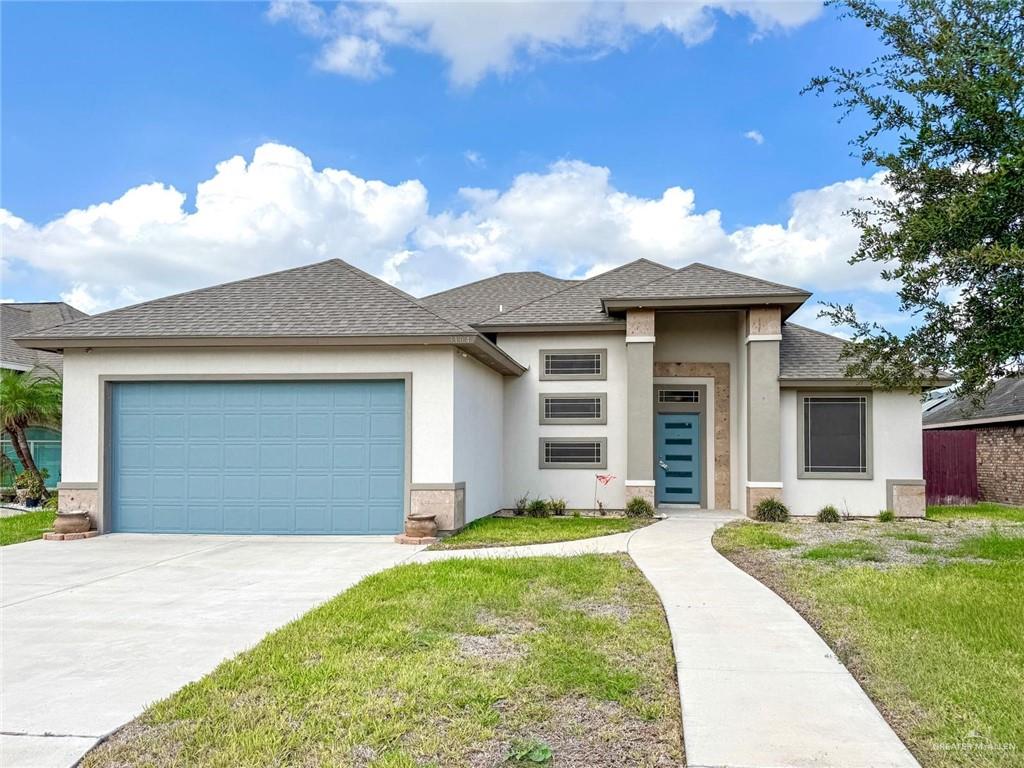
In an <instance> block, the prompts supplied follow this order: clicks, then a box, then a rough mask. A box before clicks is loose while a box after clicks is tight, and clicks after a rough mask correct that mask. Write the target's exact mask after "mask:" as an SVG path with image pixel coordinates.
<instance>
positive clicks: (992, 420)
mask: <svg viewBox="0 0 1024 768" xmlns="http://www.w3.org/2000/svg"><path fill="white" fill-rule="evenodd" d="M1016 421H1024V412H1022V413H1011V414H1008V415H1006V416H978V417H976V418H973V419H955V420H952V421H940V422H933V423H930V424H922V425H921V428H922V429H952V428H954V427H980V426H984V425H985V424H1006V423H1013V422H1016Z"/></svg>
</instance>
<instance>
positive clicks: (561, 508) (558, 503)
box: [548, 499, 566, 517]
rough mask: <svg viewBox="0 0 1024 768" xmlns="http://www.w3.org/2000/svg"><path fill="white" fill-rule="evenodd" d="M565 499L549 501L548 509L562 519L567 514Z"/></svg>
mask: <svg viewBox="0 0 1024 768" xmlns="http://www.w3.org/2000/svg"><path fill="white" fill-rule="evenodd" d="M565 507H566V504H565V499H548V509H549V510H551V514H553V515H557V516H558V517H561V516H562V515H564V514H565Z"/></svg>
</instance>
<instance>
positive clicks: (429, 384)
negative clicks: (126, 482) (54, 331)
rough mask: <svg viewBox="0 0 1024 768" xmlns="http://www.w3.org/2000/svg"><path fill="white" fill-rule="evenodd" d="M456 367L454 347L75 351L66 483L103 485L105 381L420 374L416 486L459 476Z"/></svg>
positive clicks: (69, 361)
mask: <svg viewBox="0 0 1024 768" xmlns="http://www.w3.org/2000/svg"><path fill="white" fill-rule="evenodd" d="M453 366H454V352H453V350H452V348H450V347H430V348H423V347H419V348H415V347H411V348H410V347H395V348H392V349H360V348H355V347H307V348H274V347H252V348H220V349H203V348H190V349H160V348H152V349H115V350H111V349H95V350H93V351H91V352H86V351H84V350H77V349H71V350H67V351H66V353H65V355H64V428H63V450H62V454H61V456H62V458H61V479H62V482H64V483H95V482H97V481H98V480H99V475H98V472H99V466H100V434H99V426H100V425H99V414H100V377H101V376H139V377H145V376H149V375H152V376H154V377H159V376H168V375H175V376H182V377H191V376H194V377H197V378H202V377H208V376H223V375H229V376H230V375H236V376H256V377H258V376H261V375H264V376H303V375H306V376H315V375H336V374H348V373H361V374H381V373H411V374H412V385H411V390H412V428H411V434H410V435H409V436H408V438H407V439H410V440H411V454H412V466H411V470H412V472H411V474H412V482H413V483H445V482H448V483H450V482H453V480H455V479H457V478H454V476H453V468H454V453H453V425H454V418H453V413H452V411H453V402H454V392H453Z"/></svg>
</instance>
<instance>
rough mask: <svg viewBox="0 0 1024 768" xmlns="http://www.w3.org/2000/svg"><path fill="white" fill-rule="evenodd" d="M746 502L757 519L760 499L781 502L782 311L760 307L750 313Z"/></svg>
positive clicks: (748, 332)
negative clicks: (780, 349)
mask: <svg viewBox="0 0 1024 768" xmlns="http://www.w3.org/2000/svg"><path fill="white" fill-rule="evenodd" d="M746 341H747V379H748V381H747V499H746V507H747V508H746V512H747V515H748V516H750V517H753V516H754V507H755V506H757V503H758V502H759V501H761V499H766V498H769V497H772V496H774V497H775V498H778V499H781V498H782V464H781V460H780V458H781V457H780V454H781V444H780V442H781V434H782V433H781V431H780V427H781V420H780V417H779V344H780V342H781V341H782V311H781V310H780V309H779V308H778V307H758V308H753V309H751V310H750V311H749V312H748V313H747V339H746Z"/></svg>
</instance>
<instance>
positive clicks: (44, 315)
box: [0, 301, 88, 374]
mask: <svg viewBox="0 0 1024 768" xmlns="http://www.w3.org/2000/svg"><path fill="white" fill-rule="evenodd" d="M82 317H88V315H86V314H85V312H82V311H81V310H78V309H75V308H74V307H72V306H71V305H70V304H65V303H64V302H63V301H42V302H32V303H7V304H0V361H2V362H3V363H5V364H6V365H11V366H20V367H24V368H27V369H31V368H34V367H36V366H45V367H47V368H52V369H53V370H55V371H56V372H57V373H58V374H60V373H61V372H62V370H63V360H64V358H63V357H62V356H61V355H59V354H57V353H55V352H43V351H41V350H37V349H25V347H22V346H21V345H19V344H18V343H17V342H16V341H14V339H15V337H17V336H23V335H25V334H27V333H32V332H33V331H38V330H41V329H44V328H50V327H52V326H55V325H60V324H61V323H66V322H69V321H72V320H77V319H79V318H82Z"/></svg>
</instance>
